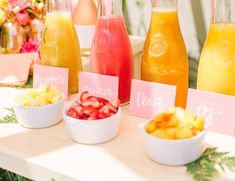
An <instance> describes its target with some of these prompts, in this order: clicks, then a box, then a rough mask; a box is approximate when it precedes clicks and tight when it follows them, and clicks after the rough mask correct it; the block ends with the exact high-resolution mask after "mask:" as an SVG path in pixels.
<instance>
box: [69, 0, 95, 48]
mask: <svg viewBox="0 0 235 181" xmlns="http://www.w3.org/2000/svg"><path fill="white" fill-rule="evenodd" d="M97 16H98V12H97V8H96V5H95V2H94V0H79V2H78V4H77V7H76V9H75V11H74V15H73V22H74V25H75V28H76V31H77V33H78V36H79V40H80V46H81V49H82V51H86V50H90V48H91V42H92V38H93V35H94V32H95V24H96V21H97Z"/></svg>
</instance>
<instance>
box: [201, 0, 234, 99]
mask: <svg viewBox="0 0 235 181" xmlns="http://www.w3.org/2000/svg"><path fill="white" fill-rule="evenodd" d="M231 3H232V2H231V1H228V0H213V1H212V7H213V8H212V9H213V11H212V23H211V25H210V30H209V33H208V36H207V40H206V43H205V45H204V48H203V51H202V54H201V58H200V63H199V70H198V80H197V88H198V89H202V90H206V91H213V92H217V93H221V94H228V95H233V96H235V21H232V20H234V19H233V16H232V9H234V7H235V4H231ZM233 13H234V12H233Z"/></svg>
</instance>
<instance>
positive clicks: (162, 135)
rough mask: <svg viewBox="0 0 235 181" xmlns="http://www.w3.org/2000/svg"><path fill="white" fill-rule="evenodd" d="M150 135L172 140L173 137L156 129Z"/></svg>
mask: <svg viewBox="0 0 235 181" xmlns="http://www.w3.org/2000/svg"><path fill="white" fill-rule="evenodd" d="M151 135H153V136H156V137H158V138H163V139H170V140H171V139H173V137H172V136H171V135H169V134H168V133H167V132H166V131H165V130H164V129H156V130H155V131H154V132H152V133H151Z"/></svg>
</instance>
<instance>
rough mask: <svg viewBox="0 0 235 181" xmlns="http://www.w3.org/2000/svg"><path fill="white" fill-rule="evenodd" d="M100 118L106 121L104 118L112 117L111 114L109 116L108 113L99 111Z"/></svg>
mask: <svg viewBox="0 0 235 181" xmlns="http://www.w3.org/2000/svg"><path fill="white" fill-rule="evenodd" d="M98 117H99V118H100V119H104V118H107V117H110V113H109V114H107V113H104V112H101V111H99V114H98Z"/></svg>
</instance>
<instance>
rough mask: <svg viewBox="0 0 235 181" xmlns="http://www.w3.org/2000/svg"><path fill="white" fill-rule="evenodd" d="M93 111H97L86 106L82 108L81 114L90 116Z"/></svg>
mask: <svg viewBox="0 0 235 181" xmlns="http://www.w3.org/2000/svg"><path fill="white" fill-rule="evenodd" d="M95 111H97V109H96V108H94V107H92V106H86V107H83V109H82V112H83V114H86V115H90V114H91V113H92V112H95Z"/></svg>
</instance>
